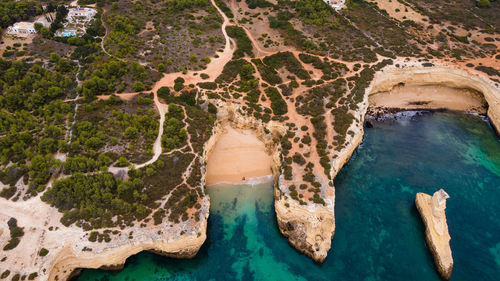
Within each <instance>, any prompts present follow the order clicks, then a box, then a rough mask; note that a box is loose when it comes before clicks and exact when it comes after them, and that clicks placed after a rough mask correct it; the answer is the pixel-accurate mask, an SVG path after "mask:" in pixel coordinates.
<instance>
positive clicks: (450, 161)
mask: <svg viewBox="0 0 500 281" xmlns="http://www.w3.org/2000/svg"><path fill="white" fill-rule="evenodd" d="M374 125H375V128H373V129H367V130H366V137H365V140H364V143H363V145H362V146H361V147H360V148H359V149H358V150H357V152H356V153H355V155H354V157H353V159H352V160H351V161H350V162H349V164H348V165H347V166H346V167H344V168H343V169H342V172H341V173H340V174H339V176H338V177H337V179H336V183H335V186H336V195H337V198H336V207H335V211H336V214H335V215H336V220H337V222H336V227H337V228H336V233H335V237H334V240H333V242H332V249H331V250H330V252H329V256H328V258H327V259H326V261H325V263H324V264H322V265H318V264H315V263H313V262H312V261H311V260H310V259H309V258H307V257H305V256H304V255H301V254H299V253H298V252H296V251H295V250H293V249H292V248H291V247H290V246H289V245H288V243H287V241H286V240H285V239H284V238H283V237H282V236H281V235H280V233H279V231H278V228H277V225H276V221H275V215H274V210H273V206H272V187H271V186H270V185H269V184H268V185H260V186H254V187H251V186H217V187H212V188H210V189H209V193H210V196H211V215H210V218H209V228H208V239H207V241H206V242H205V244H204V246H203V247H202V249H201V250H200V252H199V254H198V255H197V257H196V258H195V259H193V260H175V259H170V258H165V257H160V256H156V255H152V254H148V253H141V254H139V255H137V256H134V257H131V258H129V260H128V261H127V264H126V268H125V269H124V270H123V271H121V272H104V271H99V270H85V271H84V272H83V274H82V275H81V276H80V277H79V278H78V280H79V281H83V280H130V281H131V280H365V281H371V280H439V276H438V275H437V273H436V271H435V268H434V263H433V260H432V256H431V254H430V253H429V251H428V249H427V247H426V244H425V240H424V228H423V224H422V223H421V221H420V217H419V215H418V211H417V210H416V208H415V204H414V198H415V194H416V193H417V192H426V193H433V192H434V191H436V190H437V189H439V188H444V189H445V190H446V191H447V192H448V193H449V194H450V196H451V198H450V199H449V200H448V201H447V206H448V208H447V210H446V213H447V216H448V225H449V230H450V234H451V237H452V240H451V247H452V251H453V258H454V261H455V265H454V269H453V274H452V278H451V280H498V278H499V276H500V217H499V216H500V204H499V203H500V142H499V139H498V138H497V136H496V135H495V134H494V132H493V130H492V129H491V127H490V126H489V125H488V124H487V123H485V122H484V121H482V120H481V119H480V118H479V117H476V116H471V115H465V114H459V113H450V112H446V113H433V114H430V113H428V114H424V115H423V116H418V117H414V118H413V119H412V120H404V121H394V120H389V121H385V122H377V123H375V124H374Z"/></svg>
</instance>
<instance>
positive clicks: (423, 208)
mask: <svg viewBox="0 0 500 281" xmlns="http://www.w3.org/2000/svg"><path fill="white" fill-rule="evenodd" d="M448 198H450V196H449V195H448V194H447V193H446V192H445V191H444V190H443V189H440V190H438V191H436V192H435V193H434V195H432V197H431V196H430V195H427V194H425V193H417V196H416V199H415V204H416V205H417V209H418V211H419V212H420V216H421V217H422V220H423V221H424V224H425V240H426V241H427V245H428V247H429V249H430V250H431V252H432V255H433V256H434V262H435V264H436V267H437V270H438V272H439V274H440V275H441V277H442V278H444V279H445V280H448V279H450V277H451V271H452V269H453V257H452V255H451V248H450V239H451V237H450V234H449V232H448V224H447V223H446V214H445V209H446V199H448Z"/></svg>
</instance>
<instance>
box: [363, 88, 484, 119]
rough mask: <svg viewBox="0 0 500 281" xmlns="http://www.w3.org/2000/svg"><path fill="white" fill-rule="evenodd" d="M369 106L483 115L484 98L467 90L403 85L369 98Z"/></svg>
mask: <svg viewBox="0 0 500 281" xmlns="http://www.w3.org/2000/svg"><path fill="white" fill-rule="evenodd" d="M370 106H384V107H389V108H404V109H422V108H427V109H432V108H447V109H451V110H458V111H471V112H477V113H481V114H485V113H486V111H487V107H486V103H485V101H484V98H482V97H481V96H480V94H478V93H476V92H474V91H472V90H469V89H460V88H452V87H446V86H440V85H405V86H397V87H395V88H394V89H392V90H391V91H388V92H380V93H376V94H373V95H372V96H370Z"/></svg>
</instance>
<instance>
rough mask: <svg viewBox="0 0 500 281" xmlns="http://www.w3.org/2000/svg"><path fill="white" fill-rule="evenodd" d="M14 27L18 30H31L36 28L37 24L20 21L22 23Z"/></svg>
mask: <svg viewBox="0 0 500 281" xmlns="http://www.w3.org/2000/svg"><path fill="white" fill-rule="evenodd" d="M13 27H14V28H17V29H30V28H35V23H33V22H27V21H20V22H16V23H15V24H14V26H13Z"/></svg>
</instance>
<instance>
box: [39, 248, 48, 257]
mask: <svg viewBox="0 0 500 281" xmlns="http://www.w3.org/2000/svg"><path fill="white" fill-rule="evenodd" d="M48 253H49V250H47V249H45V248H42V249H40V251H39V252H38V255H39V256H40V257H45V256H46V255H47V254H48Z"/></svg>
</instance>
